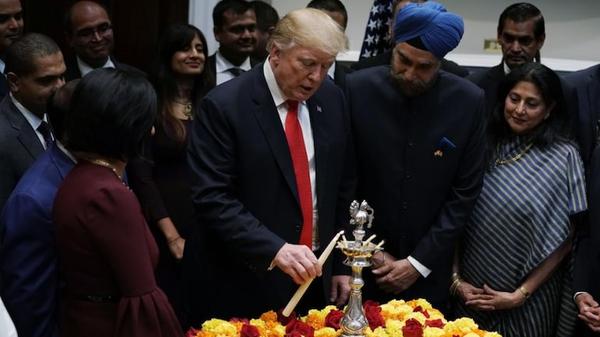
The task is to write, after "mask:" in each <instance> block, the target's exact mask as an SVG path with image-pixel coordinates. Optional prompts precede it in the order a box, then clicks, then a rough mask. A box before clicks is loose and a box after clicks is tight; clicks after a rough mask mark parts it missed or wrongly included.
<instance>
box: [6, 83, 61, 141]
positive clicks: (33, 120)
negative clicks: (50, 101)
mask: <svg viewBox="0 0 600 337" xmlns="http://www.w3.org/2000/svg"><path fill="white" fill-rule="evenodd" d="M10 99H11V100H12V102H13V104H14V105H15V106H16V107H17V110H19V112H21V114H23V117H25V119H26V120H27V123H29V125H31V127H32V128H33V131H35V134H36V135H37V136H38V139H39V140H40V143H41V144H42V146H43V147H44V149H47V148H48V145H50V144H46V139H44V135H42V133H41V132H39V131H38V127H39V126H40V124H42V119H40V118H39V117H38V116H36V115H35V114H34V113H33V112H31V111H29V110H28V109H27V108H26V107H24V106H23V104H21V103H19V101H17V99H16V98H15V96H13V94H12V93H10ZM43 121H44V122H46V123H47V122H48V120H47V116H46V114H44V119H43ZM52 138H53V139H54V135H52Z"/></svg>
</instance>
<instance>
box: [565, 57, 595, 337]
mask: <svg viewBox="0 0 600 337" xmlns="http://www.w3.org/2000/svg"><path fill="white" fill-rule="evenodd" d="M565 79H566V81H567V82H568V83H569V84H570V85H571V86H573V87H574V88H575V89H576V90H577V98H578V102H579V112H580V116H581V117H582V118H583V117H587V123H586V124H588V126H589V128H590V129H591V130H588V132H589V133H590V134H591V135H592V137H591V139H592V141H591V142H589V143H588V144H587V146H588V148H589V147H591V148H593V149H594V150H593V152H592V155H591V160H590V166H589V168H588V170H587V171H588V172H587V182H588V193H589V205H590V207H589V218H588V219H587V220H588V221H587V222H585V223H583V225H582V226H580V228H578V231H577V232H578V236H579V241H578V245H577V252H576V257H575V271H574V290H575V291H576V294H575V302H576V303H577V306H578V308H579V318H580V319H581V320H582V321H583V323H585V325H586V327H585V328H583V331H582V332H580V334H579V335H581V336H593V333H592V331H593V332H595V333H596V334H598V333H600V306H599V305H598V300H599V299H600V287H599V286H598V282H597V280H598V277H599V275H600V230H599V228H598V225H597V224H598V223H599V221H600V207H598V202H600V146H598V135H599V133H598V125H599V124H598V120H599V118H600V116H599V112H600V96H599V95H598V93H599V92H600V65H596V66H593V67H590V68H588V69H584V70H581V71H577V72H574V73H571V74H569V75H567V76H566V78H565ZM582 124H584V123H580V125H582ZM585 151H586V150H585V149H582V153H584V152H585ZM579 335H578V336H579ZM596 336H597V335H596Z"/></svg>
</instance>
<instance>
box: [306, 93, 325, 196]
mask: <svg viewBox="0 0 600 337" xmlns="http://www.w3.org/2000/svg"><path fill="white" fill-rule="evenodd" d="M313 97H314V96H313ZM307 105H308V111H309V114H310V126H311V128H312V134H313V143H314V146H315V171H316V182H315V185H316V189H317V191H316V192H317V202H319V200H322V195H323V189H324V183H325V181H327V177H328V175H327V169H328V167H329V165H328V163H327V160H328V158H329V156H328V151H329V142H328V140H327V130H326V129H325V128H326V125H327V124H326V121H325V117H327V116H326V115H325V114H326V111H323V108H322V106H321V105H320V104H319V102H318V100H317V99H315V98H311V99H309V100H308V101H307Z"/></svg>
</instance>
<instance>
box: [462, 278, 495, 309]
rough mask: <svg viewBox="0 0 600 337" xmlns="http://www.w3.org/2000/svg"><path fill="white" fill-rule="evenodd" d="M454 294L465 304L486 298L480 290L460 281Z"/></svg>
mask: <svg viewBox="0 0 600 337" xmlns="http://www.w3.org/2000/svg"><path fill="white" fill-rule="evenodd" d="M456 294H457V295H458V297H460V298H461V299H462V300H463V302H465V304H466V303H468V302H469V301H473V300H476V299H481V298H487V297H485V296H484V292H483V289H482V288H477V287H475V286H474V285H472V284H471V283H469V282H465V281H464V280H460V285H459V286H458V287H457V288H456ZM488 297H489V296H488Z"/></svg>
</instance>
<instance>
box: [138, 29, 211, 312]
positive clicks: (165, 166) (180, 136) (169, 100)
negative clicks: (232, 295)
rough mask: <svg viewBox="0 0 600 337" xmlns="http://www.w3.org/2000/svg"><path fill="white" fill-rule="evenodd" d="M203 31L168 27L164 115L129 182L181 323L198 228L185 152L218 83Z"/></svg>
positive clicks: (160, 79) (161, 80)
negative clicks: (184, 279) (189, 252)
mask: <svg viewBox="0 0 600 337" xmlns="http://www.w3.org/2000/svg"><path fill="white" fill-rule="evenodd" d="M207 59H208V51H207V48H206V40H205V38H204V35H202V32H200V30H198V29H197V28H196V27H194V26H192V25H187V24H174V25H171V26H169V27H167V29H166V31H165V32H164V35H163V37H162V39H161V41H160V47H159V58H158V62H157V72H156V74H155V78H154V86H155V88H156V92H157V94H158V101H159V115H158V119H157V123H156V124H155V126H156V133H155V134H154V136H153V137H152V139H151V141H150V146H148V147H147V151H146V153H145V155H144V156H143V158H139V159H136V160H133V161H132V162H131V163H130V165H128V168H127V170H128V174H129V175H128V178H129V180H130V183H131V187H132V188H133V191H134V192H135V193H136V195H137V196H138V198H139V199H140V203H141V204H142V209H143V210H144V214H145V216H146V220H147V221H148V223H149V224H150V228H151V230H152V232H153V234H154V236H155V238H156V241H157V243H158V246H159V251H160V260H159V264H158V269H157V272H156V278H157V281H158V284H159V285H160V287H161V288H162V289H163V290H164V291H165V293H166V294H167V296H168V297H169V300H170V301H171V304H172V305H173V307H174V309H175V311H176V313H177V316H178V317H179V318H180V320H181V321H182V322H184V321H185V319H184V315H183V308H182V306H181V302H182V298H181V296H182V287H181V285H180V279H181V268H180V265H179V263H178V261H179V260H180V259H181V258H182V256H183V248H184V246H185V239H186V237H187V236H188V234H189V231H190V229H191V227H192V225H193V204H192V200H191V194H190V193H191V192H190V179H191V178H190V174H189V172H188V165H187V153H186V148H187V144H188V135H189V130H190V127H191V123H192V112H193V111H194V108H195V107H196V102H198V101H199V100H200V99H201V98H202V97H203V96H204V94H205V93H206V92H207V91H208V90H209V89H211V88H212V87H213V86H214V85H213V84H212V83H211V82H210V81H211V78H212V76H210V74H209V71H210V70H209V67H206V66H205V65H206V60H207Z"/></svg>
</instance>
